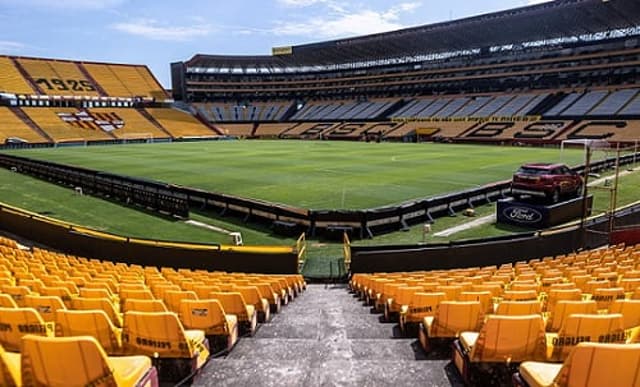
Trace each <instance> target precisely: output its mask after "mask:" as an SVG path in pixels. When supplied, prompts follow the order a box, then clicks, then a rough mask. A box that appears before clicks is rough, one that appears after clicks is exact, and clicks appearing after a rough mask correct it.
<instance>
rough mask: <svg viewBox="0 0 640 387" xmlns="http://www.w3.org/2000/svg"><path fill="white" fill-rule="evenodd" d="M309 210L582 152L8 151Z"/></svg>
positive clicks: (444, 188) (397, 198)
mask: <svg viewBox="0 0 640 387" xmlns="http://www.w3.org/2000/svg"><path fill="white" fill-rule="evenodd" d="M11 153H14V154H19V155H22V156H26V157H33V158H38V159H45V160H50V161H55V162H61V163H66V164H71V165H76V166H82V167H87V168H92V169H97V170H101V171H108V172H115V173H120V174H125V175H130V176H138V177H145V178H151V179H156V180H160V181H164V182H170V183H176V184H182V185H186V186H191V187H196V188H202V189H205V190H209V191H213V192H222V193H228V194H233V195H237V196H241V197H247V198H256V199H263V200H267V201H270V202H276V203H283V204H288V205H292V206H297V207H302V208H311V209H336V208H339V209H360V208H370V207H377V206H383V205H389V204H396V203H400V202H403V201H407V200H411V199H416V198H424V197H429V196H434V195H438V194H444V193H448V192H453V191H460V190H464V189H468V188H471V187H475V186H478V185H482V184H486V183H489V182H494V181H498V180H505V179H509V178H510V177H511V174H512V173H513V171H514V169H516V168H517V167H518V166H519V165H520V164H522V163H523V162H528V161H564V162H566V163H568V164H572V165H575V164H579V163H580V162H581V159H582V153H581V152H579V151H565V152H564V154H563V156H562V157H563V158H564V160H560V158H561V157H560V156H561V154H560V151H559V150H558V149H541V148H512V147H497V146H478V145H443V144H431V143H427V144H399V143H381V144H377V143H353V142H338V141H325V142H318V141H313V142H306V141H305V142H302V141H232V142H229V141H225V142H197V143H173V144H153V145H149V144H138V145H122V146H91V147H74V148H49V149H33V150H24V151H17V152H16V151H14V152H11Z"/></svg>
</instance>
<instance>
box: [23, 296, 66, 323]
mask: <svg viewBox="0 0 640 387" xmlns="http://www.w3.org/2000/svg"><path fill="white" fill-rule="evenodd" d="M24 306H25V307H27V308H33V309H35V310H37V311H38V313H40V316H41V317H42V319H43V320H44V321H46V322H52V321H55V319H56V312H57V311H59V310H64V309H66V307H65V306H64V303H63V302H62V300H61V299H60V297H57V296H34V295H31V294H30V295H27V296H25V297H24Z"/></svg>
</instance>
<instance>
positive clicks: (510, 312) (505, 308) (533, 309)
mask: <svg viewBox="0 0 640 387" xmlns="http://www.w3.org/2000/svg"><path fill="white" fill-rule="evenodd" d="M541 313H542V310H541V308H540V302H538V301H502V302H501V303H499V304H498V306H497V307H496V314H499V315H504V316H525V315H531V314H541Z"/></svg>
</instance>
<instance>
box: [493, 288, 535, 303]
mask: <svg viewBox="0 0 640 387" xmlns="http://www.w3.org/2000/svg"><path fill="white" fill-rule="evenodd" d="M502 298H503V299H504V300H507V301H533V300H537V299H538V292H536V291H535V290H507V291H505V292H504V293H502Z"/></svg>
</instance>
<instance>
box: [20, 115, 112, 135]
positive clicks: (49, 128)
mask: <svg viewBox="0 0 640 387" xmlns="http://www.w3.org/2000/svg"><path fill="white" fill-rule="evenodd" d="M21 109H22V111H23V112H24V113H25V114H27V116H29V118H30V119H31V120H33V122H34V123H35V124H36V125H38V127H39V128H40V129H42V130H43V131H44V132H45V133H47V135H48V136H49V137H51V138H52V139H53V141H54V142H65V141H85V140H109V139H112V138H113V137H111V136H109V135H108V134H107V133H106V132H104V131H102V130H100V129H99V128H95V127H90V126H89V127H87V126H84V125H82V121H81V120H79V119H78V118H79V117H77V116H76V117H73V116H74V115H77V114H78V113H79V112H80V111H79V110H78V109H76V108H40V107H23V108H21ZM63 117H69V118H67V120H65V119H63ZM72 120H73V121H72ZM76 124H77V125H78V126H76Z"/></svg>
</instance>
